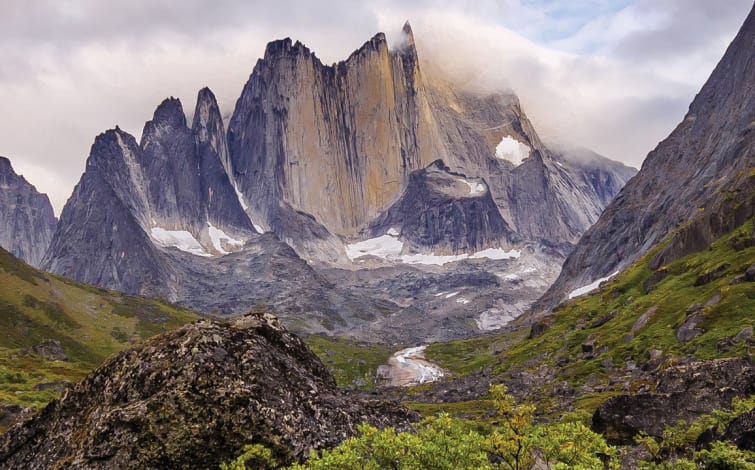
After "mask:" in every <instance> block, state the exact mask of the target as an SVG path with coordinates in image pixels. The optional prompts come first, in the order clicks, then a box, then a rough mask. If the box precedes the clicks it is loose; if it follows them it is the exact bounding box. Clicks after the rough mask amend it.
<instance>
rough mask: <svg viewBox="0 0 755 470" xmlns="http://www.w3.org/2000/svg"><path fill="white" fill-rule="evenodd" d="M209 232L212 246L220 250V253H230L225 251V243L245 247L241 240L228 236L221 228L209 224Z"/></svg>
mask: <svg viewBox="0 0 755 470" xmlns="http://www.w3.org/2000/svg"><path fill="white" fill-rule="evenodd" d="M207 231H208V232H209V235H210V240H212V246H214V247H215V249H216V250H218V252H219V253H221V254H224V255H227V254H228V252H227V251H226V250H225V249H223V241H225V243H226V244H227V245H233V246H243V245H244V242H243V241H241V240H236V239H235V238H231V237H230V236H228V235H226V233H225V232H224V231H222V230H220V229H219V228H217V227H215V226H214V225H212V224H211V223H209V222H207Z"/></svg>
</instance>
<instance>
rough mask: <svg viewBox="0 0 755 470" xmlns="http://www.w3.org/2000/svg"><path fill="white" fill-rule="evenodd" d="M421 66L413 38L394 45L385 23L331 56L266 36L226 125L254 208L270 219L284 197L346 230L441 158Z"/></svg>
mask: <svg viewBox="0 0 755 470" xmlns="http://www.w3.org/2000/svg"><path fill="white" fill-rule="evenodd" d="M407 31H408V29H407ZM408 34H409V35H410V34H411V33H410V31H409V33H408ZM409 37H411V36H409ZM419 73H420V72H419V62H418V60H417V55H416V51H415V49H414V47H413V44H412V43H411V42H409V43H408V44H407V45H406V46H405V47H404V48H401V49H398V50H393V51H392V50H389V48H388V43H387V41H386V38H385V35H383V34H382V33H381V34H378V35H376V36H375V37H373V38H372V39H371V40H370V41H368V42H367V43H365V44H364V45H363V46H362V47H361V48H360V49H359V50H357V51H356V52H354V53H353V54H352V55H351V56H350V57H349V58H348V59H347V60H345V61H343V62H340V63H338V64H335V65H333V66H325V65H323V64H322V63H321V62H320V60H319V59H318V58H317V57H316V56H315V55H314V54H313V53H312V52H311V51H310V50H309V49H308V48H307V47H305V46H304V45H303V44H301V43H299V42H296V43H293V44H292V42H291V40H290V39H284V40H281V41H275V42H272V43H270V44H268V46H267V50H266V51H265V56H264V58H263V59H260V60H259V61H258V63H257V65H256V66H255V68H254V71H253V72H252V75H251V77H250V79H249V81H248V82H247V84H246V86H245V87H244V90H243V92H242V94H241V97H240V98H239V100H238V102H237V103H236V109H235V111H234V113H233V117H232V118H231V121H230V124H229V129H228V142H229V151H230V157H231V166H232V168H233V172H234V177H235V179H236V180H237V181H238V182H239V186H240V190H241V192H242V193H243V194H244V196H245V197H246V199H247V200H249V201H252V204H253V208H252V212H253V213H254V214H255V215H256V216H258V217H259V218H260V219H262V220H263V221H267V220H269V219H270V215H269V214H268V207H269V206H272V207H275V206H276V205H277V201H280V200H282V201H285V202H286V203H288V204H290V205H291V206H293V207H295V208H296V209H299V210H302V211H304V212H306V213H308V214H311V215H312V216H314V218H315V219H316V220H317V221H318V222H319V223H321V224H323V225H324V226H325V227H327V228H329V229H330V230H331V231H332V232H333V233H335V234H338V235H348V234H353V233H355V231H356V230H357V229H359V228H361V227H362V226H363V225H364V224H365V223H366V222H367V221H369V220H371V219H372V218H374V217H375V216H376V215H377V214H378V211H379V210H381V209H384V208H385V207H387V205H388V204H389V203H390V202H392V200H393V199H395V198H396V196H397V195H398V194H399V193H400V192H401V189H402V188H403V184H404V182H405V179H406V177H407V176H408V174H409V172H411V171H412V170H416V169H419V168H422V167H424V166H425V165H427V164H429V163H430V162H432V161H433V160H435V159H436V157H435V156H434V155H433V152H432V149H433V146H434V144H435V139H433V136H432V135H430V134H429V131H430V129H431V125H430V121H431V119H432V116H431V115H430V110H429V105H428V103H427V98H426V93H425V92H424V89H423V85H422V82H421V80H420V79H419Z"/></svg>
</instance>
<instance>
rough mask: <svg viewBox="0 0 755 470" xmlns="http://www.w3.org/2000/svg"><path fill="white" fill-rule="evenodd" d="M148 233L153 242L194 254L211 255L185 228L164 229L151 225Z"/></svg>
mask: <svg viewBox="0 0 755 470" xmlns="http://www.w3.org/2000/svg"><path fill="white" fill-rule="evenodd" d="M150 234H151V236H152V239H153V240H154V241H155V243H157V244H158V245H160V246H162V247H165V248H170V247H174V248H178V249H179V250H181V251H185V252H186V253H191V254H192V255H196V256H212V255H210V254H209V253H207V252H206V251H205V250H204V248H202V245H200V244H199V242H198V241H197V239H196V238H194V235H192V234H191V233H189V232H187V231H186V230H165V229H164V228H160V227H152V229H151V230H150Z"/></svg>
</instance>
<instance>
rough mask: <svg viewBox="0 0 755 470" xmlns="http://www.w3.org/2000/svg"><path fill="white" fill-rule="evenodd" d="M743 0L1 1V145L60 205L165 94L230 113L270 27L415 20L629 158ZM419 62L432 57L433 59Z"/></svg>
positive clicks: (337, 27) (555, 132)
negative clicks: (208, 100)
mask: <svg viewBox="0 0 755 470" xmlns="http://www.w3.org/2000/svg"><path fill="white" fill-rule="evenodd" d="M749 7H750V5H749V0H728V1H727V2H719V3H717V4H716V6H715V7H712V6H711V3H710V2H708V1H707V0H631V1H630V0H622V1H613V0H611V1H609V0H585V1H583V2H567V1H557V0H480V1H471V0H458V1H451V0H415V1H412V2H407V1H405V0H375V1H374V2H352V1H348V0H329V1H297V0H277V1H276V2H268V1H242V0H216V1H212V2H210V1H209V0H183V1H178V0H140V1H138V0H131V1H109V2H102V1H99V0H37V1H34V2H28V1H27V0H3V14H2V15H0V54H2V56H3V61H2V63H0V102H2V103H3V111H4V112H3V113H1V114H0V154H2V155H7V156H8V157H10V158H11V160H12V162H13V164H14V167H16V168H17V169H18V170H19V171H22V172H23V173H24V174H25V177H26V178H27V179H28V180H29V181H31V182H32V183H34V184H36V185H37V187H38V188H39V189H40V190H41V191H45V192H48V193H49V194H50V196H51V199H52V201H53V204H54V206H55V208H56V211H58V212H59V211H60V210H61V209H62V207H63V204H64V203H65V200H66V198H67V196H68V195H70V193H71V191H72V189H73V186H74V185H75V183H76V182H77V181H78V179H79V176H80V174H81V172H82V171H83V170H84V164H85V160H86V157H87V156H88V153H89V147H90V145H91V143H92V142H93V139H94V137H95V136H96V135H97V134H99V133H100V132H102V131H103V130H105V129H107V128H110V127H113V126H115V125H116V124H118V125H120V126H121V127H122V128H124V129H125V130H128V131H129V132H131V133H133V134H135V135H137V136H139V135H140V132H141V128H142V126H143V124H144V121H146V120H148V119H149V118H150V117H151V115H152V112H153V110H154V108H155V106H156V105H157V104H158V103H159V102H160V101H161V100H162V99H163V98H165V97H167V96H171V95H172V96H177V97H179V98H180V99H181V100H182V102H183V104H184V108H185V110H186V111H187V113H191V112H192V111H193V107H194V103H195V99H196V92H197V90H199V88H201V87H203V86H206V85H207V86H210V87H211V88H212V89H213V91H214V92H215V94H216V95H217V97H218V100H219V101H220V104H221V107H222V108H223V110H224V112H225V113H230V111H231V110H232V108H233V106H234V104H235V100H236V98H238V96H239V94H240V91H241V88H242V86H243V85H244V83H245V82H246V80H247V78H248V76H249V74H250V73H251V71H252V68H253V66H254V63H255V62H256V60H257V58H258V57H260V56H261V55H262V53H263V51H264V47H265V44H266V43H267V42H268V41H270V40H273V39H277V38H281V37H286V36H290V37H293V38H295V39H299V40H301V41H302V42H304V43H306V44H307V45H308V46H309V47H310V48H311V49H312V50H314V51H316V53H317V55H318V57H320V58H321V59H322V60H323V61H324V62H326V63H331V62H335V61H337V60H340V59H343V58H345V57H347V56H348V55H349V53H350V52H351V51H352V50H354V49H356V48H357V47H359V45H361V44H362V43H363V42H364V41H365V40H367V39H368V38H369V37H371V36H372V35H373V34H374V33H376V32H377V31H379V30H384V31H386V33H388V35H389V38H391V37H396V35H397V34H398V32H399V30H400V27H401V25H402V24H403V22H404V20H406V19H410V20H411V22H412V26H413V28H414V32H415V38H416V39H417V43H418V47H419V52H420V54H421V56H422V57H423V58H424V59H426V60H429V61H432V62H433V63H434V64H435V65H436V66H438V68H439V69H441V70H442V71H443V73H446V74H449V75H451V76H454V77H455V78H456V79H457V80H459V81H461V82H464V83H465V85H466V86H470V87H477V88H484V89H487V90H495V89H502V88H513V89H514V90H515V91H516V92H517V93H518V94H519V95H520V98H521V100H522V102H523V104H524V106H525V110H526V111H527V112H528V114H530V115H531V117H532V118H533V120H534V121H535V124H536V126H537V127H538V129H539V130H540V131H541V132H542V133H544V134H546V135H551V136H556V137H558V138H563V139H568V140H572V141H573V142H575V143H578V144H580V145H583V146H586V147H591V148H593V149H594V150H596V151H598V152H601V153H604V154H605V155H607V156H609V157H612V158H617V159H621V160H623V161H626V162H628V163H630V164H633V165H639V163H640V162H641V161H642V159H643V158H644V156H645V155H646V154H647V152H648V151H649V150H651V148H652V147H653V146H654V145H655V143H656V142H657V141H658V140H660V139H661V138H663V137H664V136H665V135H666V134H668V132H669V131H670V130H671V128H673V126H674V125H675V124H676V123H677V122H678V121H679V120H680V118H681V116H682V115H683V113H684V111H685V110H686V106H687V105H688V103H689V101H690V100H691V99H692V97H693V96H694V93H695V92H696V91H697V90H698V89H699V87H700V85H702V82H703V81H704V80H705V78H706V77H707V75H708V74H709V73H710V71H711V70H712V68H713V66H714V65H715V62H716V61H717V60H718V58H720V56H721V54H722V53H723V51H724V49H725V47H726V44H728V42H729V41H730V40H731V39H732V38H733V36H734V34H735V33H736V30H737V28H738V27H739V25H740V23H741V21H742V20H743V19H744V17H745V15H746V13H747V10H748V8H749ZM428 71H429V70H428Z"/></svg>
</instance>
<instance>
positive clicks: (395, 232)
mask: <svg viewBox="0 0 755 470" xmlns="http://www.w3.org/2000/svg"><path fill="white" fill-rule="evenodd" d="M386 233H387V234H388V235H390V236H392V237H398V236H399V233H398V230H396V229H395V228H393V227H391V228H389V229H388V232H386Z"/></svg>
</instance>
